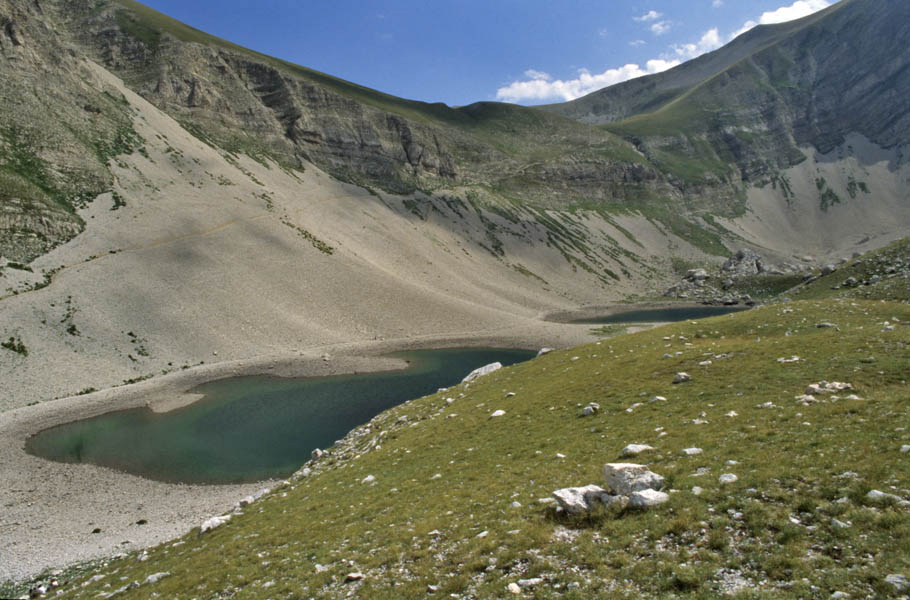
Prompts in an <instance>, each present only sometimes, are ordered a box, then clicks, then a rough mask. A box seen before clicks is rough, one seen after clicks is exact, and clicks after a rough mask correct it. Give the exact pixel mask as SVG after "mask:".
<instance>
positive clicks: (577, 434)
mask: <svg viewBox="0 0 910 600" xmlns="http://www.w3.org/2000/svg"><path fill="white" fill-rule="evenodd" d="M892 317H897V318H899V319H900V320H901V322H905V321H906V322H910V306H908V305H907V304H902V303H880V302H864V301H859V300H845V301H840V300H829V301H805V302H802V301H801V302H790V303H784V304H779V305H775V306H769V307H765V308H762V309H757V310H751V311H747V312H743V313H737V314H733V315H726V316H722V317H715V318H712V319H699V320H698V321H697V322H685V323H678V324H672V325H667V326H663V327H660V328H656V329H653V330H649V331H644V332H640V333H636V334H631V335H621V336H617V337H612V338H609V339H604V340H601V341H600V342H598V343H595V344H590V345H587V346H582V347H578V348H572V349H569V350H565V351H557V352H552V353H550V354H547V355H544V356H541V357H539V358H537V359H535V360H533V361H530V362H527V363H523V364H520V365H516V366H513V367H509V368H506V369H502V370H500V371H497V372H495V373H492V374H490V375H487V376H485V377H482V378H480V379H478V380H476V381H474V382H471V383H470V385H465V384H459V385H457V386H453V387H452V388H449V389H447V390H443V391H441V392H439V393H437V394H433V395H430V396H427V397H425V398H421V399H418V400H414V401H412V402H408V403H406V404H403V405H401V406H398V407H396V408H393V409H391V410H389V411H387V412H385V413H383V414H381V415H379V416H377V417H376V418H374V419H373V420H372V421H371V422H370V423H369V424H367V425H364V426H362V427H360V428H358V429H357V430H356V431H355V432H354V433H352V435H351V436H349V437H348V438H347V440H346V441H345V442H344V443H342V444H338V445H336V446H335V447H333V448H331V449H330V453H329V455H328V456H326V457H324V458H322V459H321V460H319V461H315V462H313V463H311V464H310V465H309V466H310V468H311V470H312V472H311V474H310V475H308V476H301V477H298V478H294V479H293V480H292V481H291V482H290V483H289V484H287V485H284V486H281V487H279V488H278V489H276V490H275V492H273V493H271V494H269V495H267V496H266V497H265V498H263V499H262V500H260V501H259V502H257V503H256V504H254V505H252V506H250V507H248V508H246V509H244V510H243V511H242V512H241V513H240V514H236V515H234V516H233V518H232V519H231V520H230V522H228V523H226V524H225V525H222V526H221V527H219V528H217V529H215V530H214V531H212V532H210V533H206V534H203V535H200V534H199V532H198V530H194V531H192V532H190V533H189V534H187V535H185V536H183V537H182V538H181V539H180V540H179V542H177V543H174V542H168V543H165V544H162V545H160V546H158V547H155V548H152V549H150V550H148V559H147V560H143V561H137V560H136V554H135V553H133V554H130V555H128V556H126V557H123V558H116V559H111V560H110V561H109V562H108V563H107V564H106V565H105V566H99V567H98V569H97V570H92V571H90V572H86V573H84V574H83V575H79V576H78V577H74V578H73V579H71V580H69V581H68V582H67V583H66V584H65V586H64V590H63V592H64V593H63V597H65V598H95V597H96V596H97V595H98V594H99V593H102V592H105V593H110V592H111V591H114V590H116V589H117V588H119V587H120V586H122V585H128V584H129V582H132V581H138V582H143V581H145V580H146V578H147V577H148V576H149V575H150V574H152V573H161V572H166V573H169V575H167V576H165V577H163V578H162V579H161V580H160V581H158V582H157V583H154V584H150V583H149V584H142V585H140V586H139V587H138V588H136V589H132V590H130V594H131V597H136V598H150V597H152V596H153V595H154V596H155V597H183V596H186V595H196V596H200V597H201V596H202V595H206V596H211V597H218V596H222V597H224V596H235V597H264V596H269V597H275V598H277V597H295V596H296V597H311V596H312V597H320V598H343V597H351V596H356V597H362V598H377V599H392V598H395V599H405V600H407V599H409V598H425V597H426V595H427V588H428V586H431V585H432V586H438V588H439V592H438V593H439V594H440V595H448V594H456V595H457V596H459V597H477V598H490V597H504V596H505V595H506V591H505V590H506V586H507V585H508V584H509V583H513V582H517V580H518V579H528V578H533V577H540V578H541V580H542V581H541V583H540V584H538V585H537V586H536V587H535V588H534V589H533V591H532V592H527V593H528V594H529V595H530V594H533V595H534V597H536V598H643V597H644V598H656V597H666V596H669V595H671V594H677V595H681V596H688V597H705V598H713V597H720V596H722V595H724V592H725V589H726V585H728V583H729V581H730V580H735V581H738V582H740V583H741V585H742V588H741V589H740V590H739V591H738V597H742V598H746V597H750V598H751V597H756V598H757V597H774V598H785V599H789V598H802V597H821V598H826V597H828V596H830V595H831V593H832V592H833V591H834V590H841V591H844V592H846V593H849V594H850V595H851V597H874V596H884V595H886V594H887V593H890V592H888V591H887V588H885V587H884V577H885V576H886V575H887V574H889V573H902V572H906V570H907V568H908V567H910V563H908V557H910V547H908V540H910V514H908V512H907V511H906V509H904V508H901V507H898V506H895V505H893V504H891V505H889V504H886V503H882V504H878V503H876V502H874V501H872V500H869V499H868V498H867V496H866V494H867V493H868V492H869V490H872V489H880V490H885V491H889V492H893V493H897V494H898V495H902V496H904V497H906V490H907V489H908V486H910V465H908V463H907V461H905V460H903V459H902V458H901V454H900V447H901V444H902V443H905V436H906V433H905V432H904V431H903V423H905V422H907V421H908V419H910V412H908V411H910V407H908V405H907V402H906V397H907V391H908V388H907V383H906V373H907V372H908V370H910V352H908V349H910V328H907V327H899V328H898V329H896V330H895V331H892V332H889V333H887V334H885V333H879V331H880V327H878V325H877V324H878V323H880V322H881V321H882V320H884V319H890V318H892ZM822 320H824V321H833V322H836V323H837V324H838V326H839V327H840V331H834V330H833V329H830V328H824V329H820V328H817V327H815V323H817V322H819V321H822ZM759 340H760V341H759ZM668 345H669V348H668ZM665 354H671V357H670V358H662V357H663V356H664V355H665ZM794 355H796V356H799V357H800V359H799V360H797V361H795V362H792V363H781V362H779V361H778V360H777V359H778V358H780V357H788V358H789V357H791V356H794ZM870 356H874V357H875V361H874V362H873V363H869V362H864V361H865V360H867V359H868V358H869V357H870ZM706 360H710V361H711V364H700V363H704V362H705V361H706ZM679 371H686V372H688V373H689V374H690V375H692V381H690V382H688V383H684V384H681V385H673V384H672V383H671V381H672V379H673V375H674V373H676V372H679ZM618 374H621V376H618ZM822 379H824V380H827V381H846V382H850V383H851V384H852V385H853V386H854V388H855V393H856V394H858V395H859V396H860V397H861V398H862V399H848V398H847V397H846V394H840V395H838V397H837V398H834V397H831V396H820V397H818V398H817V401H816V402H815V403H813V404H810V405H808V406H807V405H803V404H801V403H799V402H798V401H796V400H795V399H794V397H795V396H797V395H800V394H802V393H803V391H804V389H805V387H806V385H807V384H809V383H812V382H817V381H819V380H822ZM508 392H514V394H515V395H514V396H510V395H509V394H508ZM654 396H663V397H665V398H667V401H666V402H662V401H655V402H648V401H647V399H648V398H651V397H654ZM446 398H453V399H454V402H453V403H451V404H450V403H448V402H447V401H446ZM642 399H644V400H642ZM592 401H595V402H598V403H599V404H600V406H601V411H600V413H598V414H597V415H595V416H592V417H581V416H580V412H581V407H582V406H584V405H585V404H586V403H588V402H592ZM636 402H642V403H641V404H635V403H636ZM768 402H771V403H772V405H771V406H770V407H767V405H766V403H768ZM633 404H635V406H634V408H633ZM627 409H631V410H627ZM494 410H502V411H504V415H503V416H500V417H497V418H491V416H490V415H491V413H492V412H493V411H494ZM731 411H733V412H735V413H736V416H727V415H728V414H732V413H731ZM447 415H453V416H451V417H449V418H446V417H447ZM696 419H704V420H706V421H708V424H703V425H699V424H697V423H696V422H695V420H696ZM380 442H381V443H380ZM630 442H637V443H647V444H650V445H652V446H655V447H656V450H655V451H653V452H651V453H649V454H647V455H642V456H641V457H639V462H646V463H647V464H648V467H649V468H650V469H652V470H653V471H655V472H657V473H659V474H661V475H663V476H664V477H665V478H666V482H667V484H666V487H667V488H670V489H673V490H677V491H675V492H672V493H671V494H670V499H669V501H668V502H667V503H666V504H664V505H661V506H659V507H656V508H654V509H651V510H649V511H635V510H611V511H606V510H602V511H596V512H595V513H593V514H592V515H590V516H588V517H568V516H565V515H561V514H558V513H557V512H556V511H555V510H554V509H553V508H552V506H549V505H547V504H543V503H540V502H539V501H538V499H539V498H543V497H547V496H549V495H550V493H551V492H552V491H553V490H555V489H558V488H562V487H567V486H577V485H584V484H588V483H591V482H597V481H598V480H600V477H601V476H600V473H601V469H602V466H603V463H605V462H624V461H627V460H628V459H623V458H621V457H620V450H621V448H622V447H623V446H625V445H626V444H627V443H630ZM690 447H699V448H702V449H703V452H702V454H699V455H696V456H687V455H685V454H683V452H682V450H683V449H684V448H690ZM355 457H356V458H355ZM437 473H438V474H439V475H440V476H437V475H436V474H437ZM721 473H735V474H737V475H738V478H739V479H738V481H736V482H735V483H731V484H721V483H719V482H718V476H719V475H720V474H721ZM368 475H373V476H374V478H375V479H374V481H373V482H372V483H370V481H369V480H367V481H365V478H367V476H368ZM694 486H698V487H700V488H702V491H701V493H700V494H695V493H693V491H692V490H693V487H694ZM843 498H846V500H842V499H843ZM513 502H517V503H518V505H513ZM839 523H844V524H846V525H847V526H846V527H842V526H840V525H839ZM870 556H871V557H874V560H868V557H870ZM317 564H319V565H321V566H322V567H324V568H322V567H320V568H319V569H317V568H316V566H315V565H317ZM353 571H359V572H361V573H363V574H364V578H363V580H361V581H357V582H348V583H345V578H346V575H347V574H348V573H350V572H353ZM96 573H97V574H99V575H104V578H102V579H100V580H96V581H91V580H90V578H91V577H92V576H93V575H95V574H96ZM106 583H107V584H110V585H109V587H107V588H105V587H104V586H105V584H106ZM83 585H84V586H85V587H83Z"/></svg>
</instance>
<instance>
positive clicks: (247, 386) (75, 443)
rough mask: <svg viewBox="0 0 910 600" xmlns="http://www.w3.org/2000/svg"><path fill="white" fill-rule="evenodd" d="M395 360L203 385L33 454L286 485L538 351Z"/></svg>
mask: <svg viewBox="0 0 910 600" xmlns="http://www.w3.org/2000/svg"><path fill="white" fill-rule="evenodd" d="M393 356H396V357H399V358H403V359H405V360H408V361H410V367H409V368H408V369H405V370H401V371H387V372H381V373H364V374H357V375H343V376H335V377H310V378H296V379H286V378H278V377H267V376H256V377H238V378H231V379H222V380H219V381H213V382H210V383H206V384H203V385H201V386H199V387H197V388H195V389H194V390H192V393H201V394H205V397H204V398H203V399H201V400H199V401H197V402H194V403H193V404H191V405H189V406H186V407H183V408H180V409H177V410H174V411H171V412H167V413H163V414H158V413H155V412H153V411H151V410H149V409H148V408H137V409H131V410H124V411H118V412H113V413H108V414H105V415H101V416H99V417H95V418H92V419H86V420H82V421H75V422H73V423H67V424H65V425H60V426H58V427H54V428H51V429H47V430H44V431H42V432H40V433H38V434H36V435H34V436H32V437H31V438H29V439H28V440H27V441H26V451H27V452H29V453H30V454H34V455H36V456H41V457H44V458H48V459H51V460H55V461H59V462H70V463H92V464H96V465H101V466H105V467H110V468H113V469H117V470H120V471H125V472H128V473H132V474H135V475H140V476H142V477H147V478H150V479H156V480H159V481H168V482H179V483H240V482H248V481H258V480H262V479H268V478H273V477H286V476H288V475H290V474H291V473H293V472H294V471H296V470H297V469H298V468H299V467H300V465H302V464H303V463H304V462H306V460H307V459H308V458H309V457H310V453H311V452H312V450H313V449H314V448H325V447H328V446H330V445H331V444H332V443H333V442H334V441H335V440H338V439H340V438H342V437H344V435H345V434H346V433H347V432H348V431H350V430H351V429H353V428H355V427H357V426H358V425H361V424H363V423H366V422H367V421H369V420H370V419H372V418H373V417H374V416H376V415H377V414H379V413H380V412H382V411H384V410H386V409H389V408H391V407H393V406H395V405H397V404H400V403H402V402H405V401H407V400H411V399H414V398H419V397H421V396H424V395H427V394H430V393H433V392H435V391H436V390H437V389H438V388H440V387H448V386H450V385H453V384H455V383H458V382H459V381H461V379H462V378H463V377H464V376H465V375H467V374H468V373H469V372H470V371H471V370H473V369H475V368H477V367H480V366H483V365H485V364H489V363H491V362H496V361H499V362H501V363H502V364H503V365H509V364H514V363H517V362H522V361H525V360H528V359H530V358H532V357H533V356H534V352H530V351H525V350H507V349H490V348H471V349H451V350H424V351H415V352H406V353H399V354H395V355H393Z"/></svg>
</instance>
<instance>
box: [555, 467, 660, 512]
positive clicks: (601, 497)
mask: <svg viewBox="0 0 910 600" xmlns="http://www.w3.org/2000/svg"><path fill="white" fill-rule="evenodd" d="M604 480H605V482H606V489H604V488H602V487H600V486H597V485H586V486H584V487H570V488H563V489H561V490H556V491H555V492H553V498H555V499H556V502H557V503H559V508H560V509H562V510H563V511H565V512H567V513H569V514H573V515H580V514H586V513H588V512H590V511H591V510H593V509H594V507H596V506H597V505H598V504H600V505H604V506H613V505H618V506H620V507H622V508H625V507H626V506H630V507H633V508H649V507H652V506H657V505H658V504H663V503H664V502H666V501H667V500H669V499H670V497H669V496H668V495H667V494H665V493H664V492H661V491H660V490H661V489H662V488H663V486H664V478H663V477H661V476H660V475H658V474H657V473H654V472H652V471H651V470H649V469H648V468H647V467H646V466H644V465H636V464H632V463H608V464H606V465H604Z"/></svg>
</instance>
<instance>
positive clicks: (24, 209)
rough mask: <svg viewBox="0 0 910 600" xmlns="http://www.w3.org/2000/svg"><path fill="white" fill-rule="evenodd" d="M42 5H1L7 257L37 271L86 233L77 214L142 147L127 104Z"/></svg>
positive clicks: (0, 201)
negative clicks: (119, 159)
mask: <svg viewBox="0 0 910 600" xmlns="http://www.w3.org/2000/svg"><path fill="white" fill-rule="evenodd" d="M55 23H56V21H55V18H54V15H53V11H52V10H51V7H50V6H49V5H48V4H47V3H45V2H42V1H39V0H30V1H28V2H25V1H13V0H0V73H2V81H3V84H2V85H0V114H2V115H3V118H2V122H0V255H2V256H4V257H6V258H8V259H13V260H17V261H29V260H31V259H32V258H34V257H35V256H37V255H39V254H41V253H43V252H46V251H47V250H48V249H49V248H51V247H53V246H55V245H57V244H59V243H60V242H62V241H65V240H68V239H70V238H72V237H73V236H74V235H76V234H78V233H79V232H80V231H81V230H82V222H81V220H80V219H79V217H78V216H77V215H76V214H75V207H77V206H80V205H81V204H83V203H85V202H88V201H90V200H91V199H93V198H94V197H95V196H96V195H97V194H99V193H101V192H102V191H105V190H106V189H109V188H110V186H111V183H112V176H111V174H110V172H109V170H108V168H107V161H108V160H109V159H110V158H112V157H114V156H116V155H117V154H120V153H121V152H126V151H131V150H132V149H134V148H136V147H138V145H139V140H138V139H137V138H136V136H135V134H134V132H133V130H132V124H131V121H130V118H131V117H130V115H129V112H128V110H127V108H126V103H125V102H124V101H123V98H122V95H119V94H116V95H115V94H112V93H111V92H110V91H109V90H105V88H104V86H102V85H100V84H99V83H98V82H97V81H96V80H95V78H94V77H93V75H92V73H91V72H90V71H89V70H88V69H86V68H85V63H84V61H83V60H82V59H81V57H80V55H79V53H77V52H76V51H75V50H74V49H73V48H72V47H71V45H70V44H69V42H68V39H67V37H66V35H65V33H63V32H61V31H60V30H59V29H58V28H57V27H56V26H55Z"/></svg>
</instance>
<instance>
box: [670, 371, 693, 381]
mask: <svg viewBox="0 0 910 600" xmlns="http://www.w3.org/2000/svg"><path fill="white" fill-rule="evenodd" d="M687 381H692V376H691V375H689V374H688V373H686V372H679V373H677V374H676V375H674V376H673V383H685V382H687Z"/></svg>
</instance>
